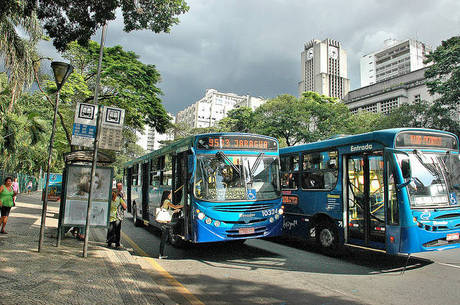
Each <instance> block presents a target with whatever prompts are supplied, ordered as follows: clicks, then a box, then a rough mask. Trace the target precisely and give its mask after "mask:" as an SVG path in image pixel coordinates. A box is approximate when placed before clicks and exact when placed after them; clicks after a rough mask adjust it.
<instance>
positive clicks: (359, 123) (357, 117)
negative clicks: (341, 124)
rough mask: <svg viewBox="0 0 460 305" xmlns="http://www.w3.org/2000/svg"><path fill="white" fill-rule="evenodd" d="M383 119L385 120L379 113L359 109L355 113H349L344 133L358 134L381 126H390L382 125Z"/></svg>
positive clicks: (381, 127)
mask: <svg viewBox="0 0 460 305" xmlns="http://www.w3.org/2000/svg"><path fill="white" fill-rule="evenodd" d="M384 121H386V117H385V116H384V115H382V114H380V113H373V112H369V111H361V112H359V113H357V114H352V115H350V117H349V118H348V121H347V123H346V128H345V130H344V133H345V134H360V133H365V132H370V131H374V130H379V129H383V128H390V127H384V126H383V125H382V122H384Z"/></svg>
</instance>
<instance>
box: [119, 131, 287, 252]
mask: <svg viewBox="0 0 460 305" xmlns="http://www.w3.org/2000/svg"><path fill="white" fill-rule="evenodd" d="M279 174H280V173H279V149H278V141H277V140H276V139H274V138H271V137H267V136H260V135H254V134H242V133H214V134H201V135H195V136H191V137H187V138H184V139H181V140H178V141H176V142H174V143H172V144H170V145H168V146H166V147H163V148H161V149H159V150H156V151H153V152H151V153H149V154H147V155H144V156H142V157H139V158H137V159H135V160H132V161H129V162H127V163H126V164H125V169H124V181H125V186H126V189H127V199H128V206H129V205H131V208H132V214H133V220H134V223H135V225H142V224H147V225H152V226H156V227H160V226H161V223H159V222H157V221H156V215H157V211H158V209H159V208H160V206H161V198H162V197H163V193H164V192H165V191H171V192H172V194H173V196H172V202H173V204H176V205H183V206H184V208H183V209H182V212H181V214H180V219H179V222H178V225H177V226H176V228H175V230H174V232H173V233H172V236H170V242H171V243H172V244H176V243H180V242H181V241H190V242H193V243H201V242H219V241H230V240H235V241H236V240H238V241H240V242H243V241H244V240H245V239H248V238H258V237H268V236H277V235H280V234H281V231H282V214H283V210H282V207H281V205H282V203H281V186H280V179H279V177H280V176H279Z"/></svg>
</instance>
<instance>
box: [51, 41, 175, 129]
mask: <svg viewBox="0 0 460 305" xmlns="http://www.w3.org/2000/svg"><path fill="white" fill-rule="evenodd" d="M99 47H100V46H99V44H98V43H96V42H94V41H90V42H89V44H88V46H87V47H82V46H80V45H79V44H78V43H76V42H73V43H71V44H69V47H68V49H67V51H66V52H64V53H63V57H64V58H66V59H68V60H69V61H70V62H71V64H72V65H74V66H75V67H76V68H75V70H74V73H72V74H71V75H70V78H69V80H68V81H67V83H66V85H65V86H64V87H63V88H62V90H61V97H62V99H63V100H64V101H66V102H67V103H65V104H63V105H62V106H61V107H60V111H61V112H62V113H65V114H66V117H67V119H66V122H67V123H66V124H67V127H68V129H67V132H69V130H71V126H72V125H71V124H72V122H73V113H74V110H75V105H76V102H89V103H92V101H93V99H94V97H93V91H94V86H95V78H96V70H97V61H98V53H99ZM159 81H160V74H159V73H158V71H157V70H156V68H155V66H154V65H147V64H143V63H142V62H140V61H139V56H138V55H137V54H135V53H134V52H127V51H124V50H123V48H122V47H120V46H115V47H109V48H104V58H103V61H102V67H101V80H100V86H101V91H100V95H99V103H100V104H102V105H107V106H115V107H119V108H123V109H125V111H126V112H125V126H127V127H129V128H132V129H133V130H138V131H142V130H143V128H144V125H145V124H148V125H149V126H151V127H153V128H155V129H156V130H157V131H158V132H164V131H165V130H166V129H167V128H169V127H170V122H169V120H170V117H169V116H168V114H167V112H166V110H165V108H164V107H163V104H162V103H161V100H160V98H159V96H160V95H161V94H162V92H161V90H160V89H158V87H156V86H155V85H156V84H157V83H158V82H159ZM55 87H56V86H55V84H54V82H51V81H49V82H48V92H53V90H55ZM69 136H70V135H69Z"/></svg>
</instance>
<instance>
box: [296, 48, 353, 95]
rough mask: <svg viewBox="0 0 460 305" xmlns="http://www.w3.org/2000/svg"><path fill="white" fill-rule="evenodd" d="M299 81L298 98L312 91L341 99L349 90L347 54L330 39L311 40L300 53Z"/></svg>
mask: <svg viewBox="0 0 460 305" xmlns="http://www.w3.org/2000/svg"><path fill="white" fill-rule="evenodd" d="M301 73H302V77H301V79H302V80H301V81H300V82H299V84H298V85H299V96H300V95H302V92H305V91H314V92H318V93H319V94H324V95H327V96H330V97H336V98H339V99H342V98H343V97H344V96H345V95H346V94H347V93H348V91H349V90H350V80H349V79H348V74H347V53H346V52H345V50H344V49H343V48H342V46H341V44H340V43H339V42H338V41H336V40H332V39H325V40H323V41H319V40H311V41H310V42H307V43H305V44H304V51H303V52H302V53H301Z"/></svg>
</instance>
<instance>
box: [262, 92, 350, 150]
mask: <svg viewBox="0 0 460 305" xmlns="http://www.w3.org/2000/svg"><path fill="white" fill-rule="evenodd" d="M349 117H350V111H349V110H348V108H347V107H346V106H345V105H344V104H342V103H339V102H337V100H336V99H335V98H331V97H328V96H324V95H320V94H318V93H316V92H304V93H303V94H302V96H301V97H300V98H298V99H297V98H295V97H294V96H291V95H280V96H278V97H276V98H274V99H272V100H270V101H268V102H267V103H265V104H263V105H262V106H260V107H259V108H257V109H256V111H255V112H254V122H255V126H254V128H253V131H254V132H256V133H260V134H265V135H269V136H272V137H276V138H278V139H279V140H280V143H286V145H287V146H291V145H296V144H300V143H307V142H313V141H318V140H322V139H325V138H328V137H330V136H332V135H335V134H338V133H343V132H345V131H346V130H347V128H348V127H347V124H348V123H347V122H348V119H349Z"/></svg>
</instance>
